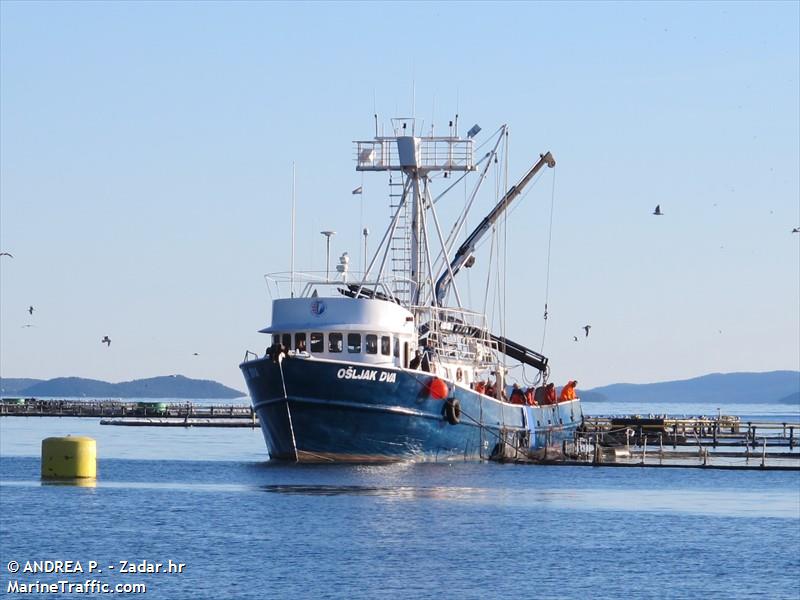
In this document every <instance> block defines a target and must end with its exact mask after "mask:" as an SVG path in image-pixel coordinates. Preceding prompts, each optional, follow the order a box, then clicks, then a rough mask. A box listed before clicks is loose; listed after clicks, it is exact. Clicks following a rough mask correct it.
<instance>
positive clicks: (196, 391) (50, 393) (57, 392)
mask: <svg viewBox="0 0 800 600" xmlns="http://www.w3.org/2000/svg"><path fill="white" fill-rule="evenodd" d="M23 381H31V382H33V383H32V385H29V386H26V387H20V385H19V384H17V383H16V382H23ZM6 382H11V384H10V385H7V383H6ZM1 385H2V389H3V395H6V396H7V395H11V394H14V395H17V396H31V397H50V398H81V397H86V398H186V399H191V400H210V399H225V398H240V397H242V396H245V394H244V393H243V392H240V391H238V390H234V389H233V388H229V387H226V386H224V385H222V384H221V383H217V382H216V381H210V380H206V379H189V378H188V377H184V376H183V375H165V376H162V377H151V378H150V379H135V380H133V381H123V382H121V383H108V382H107V381H100V380H97V379H83V378H81V377H57V378H55V379H49V380H47V381H42V380H39V379H30V380H24V379H3V380H2V384H1Z"/></svg>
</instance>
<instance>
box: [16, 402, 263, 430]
mask: <svg viewBox="0 0 800 600" xmlns="http://www.w3.org/2000/svg"><path fill="white" fill-rule="evenodd" d="M0 416H5V417H100V418H101V419H102V420H101V421H100V423H101V424H102V425H150V426H155V427H175V426H183V427H190V426H191V427H195V426H196V427H203V426H205V427H258V417H257V416H256V414H255V411H253V408H252V407H251V406H250V405H249V404H198V403H195V402H164V401H155V400H154V401H137V402H125V401H122V400H113V399H108V400H39V399H36V398H3V400H2V402H0Z"/></svg>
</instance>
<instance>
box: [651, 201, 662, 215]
mask: <svg viewBox="0 0 800 600" xmlns="http://www.w3.org/2000/svg"><path fill="white" fill-rule="evenodd" d="M653 214H654V215H656V216H657V217H660V216H661V215H663V214H664V213H662V212H661V205H660V204H656V209H655V210H654V211H653Z"/></svg>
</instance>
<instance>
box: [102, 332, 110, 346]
mask: <svg viewBox="0 0 800 600" xmlns="http://www.w3.org/2000/svg"><path fill="white" fill-rule="evenodd" d="M100 343H101V344H106V345H107V346H108V347H109V348H111V338H110V337H108V336H107V335H104V336H103V339H102V340H100Z"/></svg>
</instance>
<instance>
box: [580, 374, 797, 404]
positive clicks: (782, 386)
mask: <svg viewBox="0 0 800 600" xmlns="http://www.w3.org/2000/svg"><path fill="white" fill-rule="evenodd" d="M580 396H581V399H582V400H584V401H586V402H593V401H602V400H606V401H611V402H692V403H696V402H711V403H713V402H723V401H724V402H725V403H728V404H732V403H750V404H752V403H772V402H780V403H787V404H797V403H800V371H769V372H766V373H712V374H710V375H703V376H702V377H695V378H693V379H684V380H680V381H663V382H660V383H642V384H636V383H615V384H613V385H606V386H603V387H598V388H593V389H591V390H586V391H583V390H581V393H580Z"/></svg>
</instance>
